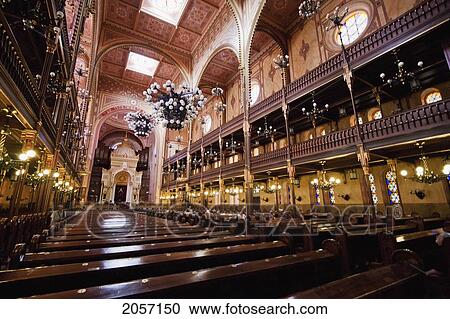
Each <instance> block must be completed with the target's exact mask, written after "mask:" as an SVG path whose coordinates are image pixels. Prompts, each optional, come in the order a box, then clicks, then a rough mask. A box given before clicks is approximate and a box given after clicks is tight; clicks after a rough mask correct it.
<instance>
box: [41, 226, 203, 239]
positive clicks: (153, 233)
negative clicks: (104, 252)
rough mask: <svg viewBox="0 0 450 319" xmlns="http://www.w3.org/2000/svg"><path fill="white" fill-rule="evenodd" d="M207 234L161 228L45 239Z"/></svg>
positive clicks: (199, 229) (197, 231) (198, 228)
mask: <svg viewBox="0 0 450 319" xmlns="http://www.w3.org/2000/svg"><path fill="white" fill-rule="evenodd" d="M204 232H208V229H205V228H200V227H196V228H192V229H182V228H181V229H180V228H176V229H166V228H163V229H161V230H154V229H148V230H144V231H141V232H138V231H133V232H130V233H111V234H107V235H105V236H99V235H96V234H89V235H74V236H57V237H49V238H47V242H68V241H79V240H86V239H90V240H102V239H108V238H117V237H120V238H133V237H142V236H145V237H148V236H164V235H184V234H186V235H188V234H199V233H204Z"/></svg>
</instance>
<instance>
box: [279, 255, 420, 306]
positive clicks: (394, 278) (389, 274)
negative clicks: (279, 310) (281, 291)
mask: <svg viewBox="0 0 450 319" xmlns="http://www.w3.org/2000/svg"><path fill="white" fill-rule="evenodd" d="M396 255H397V256H400V257H399V258H396ZM393 259H394V260H396V259H399V260H397V261H396V262H395V263H394V264H392V265H388V266H384V267H380V268H377V269H373V270H370V271H366V272H363V273H360V274H356V275H353V276H350V277H347V278H344V279H340V280H337V281H334V282H331V283H329V284H325V285H322V286H320V287H317V288H313V289H310V290H307V291H303V292H298V293H296V294H293V295H291V296H290V297H288V298H291V299H350V298H371V299H375V298H385V299H388V298H389V299H391V298H422V297H423V292H424V288H423V286H424V276H423V274H422V273H420V271H417V270H416V269H415V268H414V267H417V268H419V267H421V262H420V258H419V259H418V258H417V257H416V255H415V254H414V253H412V252H410V251H401V250H400V251H397V252H396V253H395V254H394V255H393ZM411 264H412V265H413V266H414V267H413V266H410V265H411ZM419 269H420V268H419Z"/></svg>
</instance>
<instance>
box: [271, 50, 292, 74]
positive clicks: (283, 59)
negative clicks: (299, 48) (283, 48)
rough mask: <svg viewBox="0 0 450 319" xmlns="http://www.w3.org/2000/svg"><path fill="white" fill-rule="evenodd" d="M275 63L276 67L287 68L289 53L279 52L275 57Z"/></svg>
mask: <svg viewBox="0 0 450 319" xmlns="http://www.w3.org/2000/svg"><path fill="white" fill-rule="evenodd" d="M273 63H275V69H276V70H278V69H287V68H288V67H289V55H287V54H286V55H282V54H279V55H278V56H277V57H276V58H275V59H273Z"/></svg>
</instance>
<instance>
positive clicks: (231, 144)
mask: <svg viewBox="0 0 450 319" xmlns="http://www.w3.org/2000/svg"><path fill="white" fill-rule="evenodd" d="M240 146H241V143H239V142H238V141H236V140H235V139H234V136H233V134H231V140H230V141H227V142H225V148H226V149H227V150H228V151H230V153H231V154H235V153H236V149H237V148H238V147H240Z"/></svg>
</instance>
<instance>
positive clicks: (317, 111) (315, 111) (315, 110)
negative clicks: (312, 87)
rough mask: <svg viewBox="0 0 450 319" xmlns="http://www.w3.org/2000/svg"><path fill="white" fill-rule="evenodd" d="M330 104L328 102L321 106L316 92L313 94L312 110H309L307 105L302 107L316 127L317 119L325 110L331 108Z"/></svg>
mask: <svg viewBox="0 0 450 319" xmlns="http://www.w3.org/2000/svg"><path fill="white" fill-rule="evenodd" d="M329 107H330V106H329V105H328V104H325V105H324V106H323V107H320V106H319V105H318V104H317V103H316V101H315V98H314V94H313V95H312V108H311V110H309V111H308V110H307V109H306V108H305V107H304V108H302V112H303V114H304V115H306V116H307V117H308V118H309V120H310V121H311V123H312V124H313V127H314V128H315V127H316V124H317V119H318V118H319V117H320V116H321V115H322V114H324V113H325V112H327V111H328V109H329Z"/></svg>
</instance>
